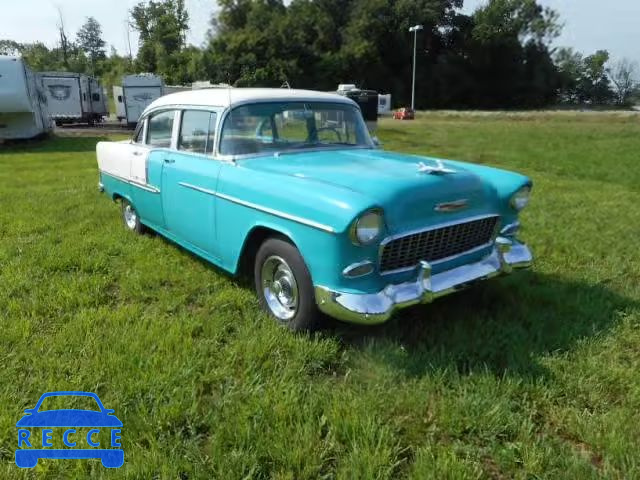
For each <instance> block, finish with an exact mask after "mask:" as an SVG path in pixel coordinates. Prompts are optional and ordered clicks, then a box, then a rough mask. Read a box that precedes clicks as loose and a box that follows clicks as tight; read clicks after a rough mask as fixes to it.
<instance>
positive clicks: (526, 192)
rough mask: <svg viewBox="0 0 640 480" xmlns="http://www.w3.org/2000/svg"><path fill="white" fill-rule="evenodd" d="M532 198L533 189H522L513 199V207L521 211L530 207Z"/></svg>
mask: <svg viewBox="0 0 640 480" xmlns="http://www.w3.org/2000/svg"><path fill="white" fill-rule="evenodd" d="M530 198H531V187H529V186H526V187H522V188H521V189H520V190H518V191H517V192H516V193H514V194H513V196H512V197H511V206H512V207H513V208H515V209H516V210H518V211H520V210H522V209H523V208H525V207H526V206H527V205H529V199H530Z"/></svg>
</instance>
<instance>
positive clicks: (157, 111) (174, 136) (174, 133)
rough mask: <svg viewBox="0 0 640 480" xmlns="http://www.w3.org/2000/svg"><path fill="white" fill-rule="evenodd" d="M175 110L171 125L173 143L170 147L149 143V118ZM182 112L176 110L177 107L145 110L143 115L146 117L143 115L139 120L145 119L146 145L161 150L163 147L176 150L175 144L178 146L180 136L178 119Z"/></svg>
mask: <svg viewBox="0 0 640 480" xmlns="http://www.w3.org/2000/svg"><path fill="white" fill-rule="evenodd" d="M171 111H173V125H171V144H170V145H169V146H168V147H160V146H157V145H150V144H149V118H150V117H152V116H155V115H158V114H161V113H165V112H171ZM179 114H180V110H176V109H175V108H164V107H163V108H157V109H154V110H152V111H150V112H145V113H144V114H143V115H144V117H141V118H140V120H138V122H141V121H144V145H145V146H147V147H149V149H153V150H161V149H168V150H175V149H176V148H175V146H176V139H177V138H178V131H177V130H176V127H177V125H176V119H177V118H179V117H178V115H179Z"/></svg>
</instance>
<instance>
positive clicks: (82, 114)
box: [40, 72, 107, 125]
mask: <svg viewBox="0 0 640 480" xmlns="http://www.w3.org/2000/svg"><path fill="white" fill-rule="evenodd" d="M40 75H41V76H42V83H43V84H44V87H45V92H46V94H47V99H48V102H49V111H50V113H51V118H53V120H54V121H55V122H56V125H63V124H65V123H88V124H90V125H92V124H93V123H95V122H101V121H102V119H103V117H104V116H105V115H107V107H106V104H105V98H104V92H103V91H102V86H101V85H100V83H99V82H98V80H96V79H95V78H93V77H90V76H89V75H85V74H82V73H71V72H42V73H40Z"/></svg>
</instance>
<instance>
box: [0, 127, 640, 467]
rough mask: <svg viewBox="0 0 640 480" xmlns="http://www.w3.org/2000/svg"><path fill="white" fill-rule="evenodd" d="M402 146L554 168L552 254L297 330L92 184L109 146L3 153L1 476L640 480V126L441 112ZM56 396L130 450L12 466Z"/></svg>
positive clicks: (545, 215)
mask: <svg viewBox="0 0 640 480" xmlns="http://www.w3.org/2000/svg"><path fill="white" fill-rule="evenodd" d="M379 137H380V139H381V141H382V142H383V143H384V148H387V149H393V150H400V151H406V152H416V153H428V154H437V155H441V156H444V157H448V158H456V159H466V160H470V161H473V162H480V163H487V164H492V165H497V166H501V167H505V168H509V169H514V170H518V171H521V172H524V173H526V174H528V175H530V176H531V177H532V178H533V180H534V184H535V187H534V197H533V202H532V205H531V206H530V208H529V209H528V210H526V212H525V213H524V215H523V223H524V225H525V228H524V232H523V237H524V239H525V240H527V241H528V243H530V245H531V246H532V248H533V250H534V252H535V254H536V257H537V262H536V265H535V268H533V269H532V270H531V271H527V272H521V273H520V274H517V275H515V276H512V277H509V278H503V279H498V280H495V281H492V282H489V283H486V284H484V285H481V286H478V287H477V288H474V289H471V290H468V291H465V292H462V293H460V294H457V295H454V296H451V297H447V298H445V299H441V300H439V301H438V302H436V303H434V304H432V305H429V306H424V307H420V308H416V309H413V310H410V311H406V313H403V314H401V315H399V316H398V317H397V318H395V319H394V320H393V321H391V322H390V323H388V324H386V325H383V326H380V327H376V328H356V327H350V326H345V325H340V324H336V323H332V324H331V325H329V328H327V329H326V330H325V331H323V332H321V333H320V334H319V335H317V336H314V337H313V338H310V337H309V336H305V335H294V334H291V333H289V332H287V331H284V330H282V329H280V328H278V327H277V326H276V324H275V322H273V321H271V320H269V319H268V318H267V317H266V316H265V315H264V314H262V313H260V311H259V310H258V302H257V299H256V298H255V296H254V294H253V293H252V291H251V289H250V287H249V286H248V285H246V284H244V283H242V282H238V281H235V280H233V279H231V278H229V277H228V276H226V275H225V274H223V273H221V272H219V271H217V270H216V269H215V268H213V267H211V266H209V265H208V264H206V263H204V262H202V261H200V260H198V259H196V258H195V257H193V256H192V255H189V254H188V253H186V252H185V251H183V250H181V249H179V248H177V247H175V246H174V245H172V244H171V243H169V242H167V241H165V240H163V239H162V238H160V237H158V236H150V235H148V236H144V237H136V236H134V235H130V234H128V233H127V232H125V230H124V229H123V227H122V226H121V224H120V216H119V210H118V208H117V206H116V205H114V204H113V203H111V202H110V201H109V200H108V199H107V198H105V197H104V196H102V195H100V194H98V192H97V190H96V183H97V170H96V163H95V154H94V148H95V143H96V141H98V140H99V139H98V138H90V137H84V138H57V139H52V140H48V141H44V142H36V143H30V144H27V145H22V146H13V147H0V149H2V150H0V206H1V208H0V316H1V318H0V365H1V367H2V368H0V406H1V407H2V408H1V409H0V478H3V479H4V478H67V477H69V478H71V477H73V478H83V477H85V476H86V477H89V476H90V477H91V478H121V477H122V478H172V479H194V478H221V479H241V478H260V479H266V478H274V479H282V480H284V479H291V480H293V479H316V478H326V479H331V478H340V479H350V478H363V479H374V478H394V479H395V478H415V479H430V478H433V479H445V478H455V479H457V478H489V479H505V478H523V479H524V478H554V479H555V478H613V479H623V478H627V479H631V478H640V455H638V452H637V448H638V447H637V446H638V444H639V442H640V374H638V371H639V370H640V251H639V248H638V247H639V243H638V239H639V238H640V207H639V205H640V164H639V163H638V158H639V152H640V120H639V119H638V117H627V116H608V115H533V116H528V115H521V116H516V117H514V116H501V115H492V116H487V117H482V116H473V117H470V116H463V115H425V116H421V117H420V118H419V119H418V120H417V121H415V122H413V123H410V122H407V123H401V122H394V121H391V120H385V121H383V122H382V123H381V128H380V132H379ZM52 390H88V391H94V392H96V393H98V394H99V396H100V398H101V399H102V401H103V402H104V403H105V406H106V407H107V408H113V409H115V412H116V415H117V416H118V417H119V418H120V419H121V420H122V421H123V423H124V427H123V433H122V436H123V446H124V452H125V464H124V466H123V467H122V468H121V469H120V470H116V471H114V470H107V469H104V468H103V467H102V466H101V465H100V462H99V461H96V460H90V461H66V462H65V461H60V460H52V461H40V463H39V464H38V467H37V469H36V470H35V473H37V475H34V471H20V470H19V469H18V468H17V467H16V466H15V464H14V463H13V462H14V451H15V449H16V447H17V429H16V427H15V423H16V421H17V420H18V419H19V418H20V417H21V416H22V412H23V409H25V408H29V407H32V406H33V404H34V403H35V402H36V401H37V399H38V398H39V396H40V395H41V394H42V393H43V392H46V391H52Z"/></svg>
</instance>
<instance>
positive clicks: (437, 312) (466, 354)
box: [326, 271, 638, 377]
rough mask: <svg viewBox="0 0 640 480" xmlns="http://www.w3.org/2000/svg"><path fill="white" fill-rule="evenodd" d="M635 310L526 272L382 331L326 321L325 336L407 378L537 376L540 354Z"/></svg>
mask: <svg viewBox="0 0 640 480" xmlns="http://www.w3.org/2000/svg"><path fill="white" fill-rule="evenodd" d="M637 306H638V303H637V302H635V301H633V300H630V299H627V298H624V297H621V296H620V295H618V294H617V293H615V292H612V291H611V290H609V289H607V288H606V287H605V286H599V285H591V284H586V283H579V282H573V281H568V280H565V279H562V278H561V277H558V276H554V275H545V274H540V273H535V272H530V271H527V272H519V273H517V274H515V275H514V276H512V277H508V278H503V279H496V280H493V281H490V282H487V283H484V284H480V285H478V286H476V287H475V288H472V289H469V290H466V291H464V292H459V293H457V294H454V295H451V296H448V297H445V298H441V299H439V300H437V301H436V302H434V303H432V304H429V305H421V306H418V307H415V308H412V309H408V310H405V311H403V312H400V313H398V314H397V315H396V316H395V317H394V318H393V319H392V320H391V321H389V322H388V323H386V324H384V325H381V326H376V327H359V326H350V325H345V324H339V323H338V322H334V321H331V326H330V327H329V329H328V331H327V332H326V333H327V334H330V335H335V336H337V337H338V338H339V339H340V340H341V341H342V342H343V343H345V344H346V345H350V346H352V347H354V348H356V349H359V350H362V351H365V350H366V351H367V352H368V353H369V354H370V355H373V356H378V357H379V360H380V361H381V362H387V363H391V364H393V365H394V366H395V367H398V368H399V369H401V370H404V371H405V373H406V374H407V375H409V376H422V375H424V374H425V373H427V372H429V371H433V370H440V369H443V368H449V369H454V370H457V371H458V372H459V373H461V374H466V373H469V372H471V371H476V372H477V371H480V370H489V371H492V372H494V373H495V374H497V375H502V374H505V373H507V372H509V373H516V374H520V375H522V376H527V377H530V376H536V377H537V376H544V375H545V369H544V367H543V366H542V365H540V364H539V362H538V361H537V359H536V357H537V356H539V355H541V354H542V355H543V354H546V353H551V352H556V351H565V350H568V349H570V348H571V347H572V346H574V345H575V344H576V342H579V341H580V340H582V339H586V338H589V337H593V336H596V335H598V334H601V333H603V332H606V331H608V330H610V329H611V328H613V327H614V326H615V324H616V323H617V322H618V320H619V317H620V312H622V311H624V310H626V309H630V308H634V307H637ZM400 346H402V347H403V348H399V347H400Z"/></svg>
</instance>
